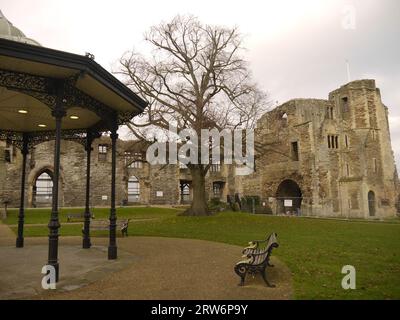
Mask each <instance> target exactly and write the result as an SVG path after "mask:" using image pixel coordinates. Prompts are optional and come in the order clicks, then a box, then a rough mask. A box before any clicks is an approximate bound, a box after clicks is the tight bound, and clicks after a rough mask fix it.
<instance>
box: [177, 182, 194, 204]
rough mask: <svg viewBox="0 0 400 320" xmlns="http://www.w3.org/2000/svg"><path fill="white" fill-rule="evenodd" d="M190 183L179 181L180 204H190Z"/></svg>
mask: <svg viewBox="0 0 400 320" xmlns="http://www.w3.org/2000/svg"><path fill="white" fill-rule="evenodd" d="M191 184H192V182H191V181H186V180H181V181H180V198H181V204H188V203H190V202H191Z"/></svg>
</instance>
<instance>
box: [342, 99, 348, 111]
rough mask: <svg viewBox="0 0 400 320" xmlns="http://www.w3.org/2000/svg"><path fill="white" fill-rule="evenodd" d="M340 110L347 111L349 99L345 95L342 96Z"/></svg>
mask: <svg viewBox="0 0 400 320" xmlns="http://www.w3.org/2000/svg"><path fill="white" fill-rule="evenodd" d="M341 101H342V112H343V113H346V112H349V99H348V98H347V97H343V98H342V100H341Z"/></svg>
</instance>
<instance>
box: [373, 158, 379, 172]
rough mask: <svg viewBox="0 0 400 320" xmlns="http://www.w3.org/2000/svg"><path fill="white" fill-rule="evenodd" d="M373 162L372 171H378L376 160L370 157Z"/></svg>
mask: <svg viewBox="0 0 400 320" xmlns="http://www.w3.org/2000/svg"><path fill="white" fill-rule="evenodd" d="M372 162H373V167H374V173H377V172H378V162H377V161H376V158H373V159H372Z"/></svg>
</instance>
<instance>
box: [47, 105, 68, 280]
mask: <svg viewBox="0 0 400 320" xmlns="http://www.w3.org/2000/svg"><path fill="white" fill-rule="evenodd" d="M61 102H62V101H61V97H59V99H57V105H56V108H55V109H54V110H53V112H52V116H53V117H54V118H55V119H56V132H55V133H56V137H55V143H54V176H53V194H52V197H53V199H52V210H51V218H50V222H49V225H48V226H49V260H48V264H49V265H51V266H53V267H54V269H55V271H56V282H58V279H59V264H58V229H59V228H60V222H59V220H58V182H59V181H58V180H59V176H60V144H61V120H62V118H63V117H64V116H65V115H66V112H65V110H64V109H63V107H62V104H61Z"/></svg>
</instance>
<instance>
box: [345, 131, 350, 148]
mask: <svg viewBox="0 0 400 320" xmlns="http://www.w3.org/2000/svg"><path fill="white" fill-rule="evenodd" d="M344 144H345V146H346V148H348V147H349V137H348V136H347V134H345V135H344Z"/></svg>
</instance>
